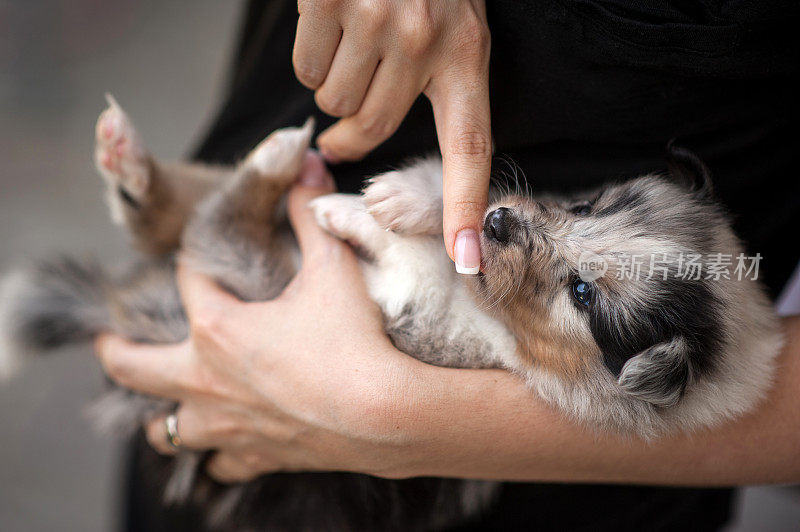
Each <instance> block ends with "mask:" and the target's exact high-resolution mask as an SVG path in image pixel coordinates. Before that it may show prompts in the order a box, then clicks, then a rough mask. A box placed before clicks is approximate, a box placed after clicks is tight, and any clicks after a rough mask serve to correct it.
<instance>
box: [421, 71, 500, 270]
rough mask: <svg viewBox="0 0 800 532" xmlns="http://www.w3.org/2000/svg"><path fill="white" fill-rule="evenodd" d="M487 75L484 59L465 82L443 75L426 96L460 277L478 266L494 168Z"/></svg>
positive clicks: (449, 242)
mask: <svg viewBox="0 0 800 532" xmlns="http://www.w3.org/2000/svg"><path fill="white" fill-rule="evenodd" d="M488 75H489V73H488V59H487V63H486V65H485V67H481V68H480V70H478V72H477V73H476V74H474V75H472V76H469V78H470V81H469V82H466V81H464V79H465V78H464V77H463V76H459V75H450V76H446V77H444V78H440V79H437V80H435V82H432V84H431V87H430V90H429V93H428V96H429V97H430V99H431V104H432V105H433V115H434V120H435V122H436V132H437V136H438V138H439V149H440V150H441V152H442V163H443V179H444V183H443V194H444V211H443V214H444V240H445V246H446V249H447V251H448V253H449V254H450V258H451V259H453V260H454V261H455V263H456V270H458V272H459V273H469V274H476V273H478V271H479V268H480V264H481V255H480V242H479V240H478V234H479V232H480V231H481V228H482V227H483V216H484V213H485V211H486V205H487V201H488V194H489V179H490V175H491V163H492V137H491V127H490V111H489V82H488V79H489V78H488Z"/></svg>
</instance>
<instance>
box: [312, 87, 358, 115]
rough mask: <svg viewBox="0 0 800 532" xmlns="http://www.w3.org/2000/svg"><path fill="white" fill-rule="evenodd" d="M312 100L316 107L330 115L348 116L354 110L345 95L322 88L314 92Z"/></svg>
mask: <svg viewBox="0 0 800 532" xmlns="http://www.w3.org/2000/svg"><path fill="white" fill-rule="evenodd" d="M314 100H315V101H316V102H317V107H319V108H320V109H322V110H323V111H324V112H325V113H327V114H329V115H331V116H340V117H341V116H348V115H350V114H352V113H353V112H354V111H355V109H354V105H353V103H352V101H351V99H350V98H348V97H347V96H346V95H343V94H341V93H337V92H334V91H326V90H324V88H323V89H321V90H318V91H317V92H316V93H314Z"/></svg>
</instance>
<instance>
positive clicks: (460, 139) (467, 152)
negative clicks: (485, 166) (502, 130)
mask: <svg viewBox="0 0 800 532" xmlns="http://www.w3.org/2000/svg"><path fill="white" fill-rule="evenodd" d="M448 148H449V149H448V151H449V152H450V155H455V156H458V157H471V158H474V159H475V160H479V161H481V162H482V161H484V160H487V159H488V158H489V157H491V155H492V141H491V138H490V137H489V134H488V133H485V132H483V131H479V130H468V131H463V132H461V133H458V134H456V135H455V137H453V139H452V140H451V141H450V142H449V146H448Z"/></svg>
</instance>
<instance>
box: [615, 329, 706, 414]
mask: <svg viewBox="0 0 800 532" xmlns="http://www.w3.org/2000/svg"><path fill="white" fill-rule="evenodd" d="M687 348H688V347H687V345H686V341H685V340H684V339H683V338H681V337H677V336H676V337H675V338H673V339H672V340H671V341H669V342H663V343H660V344H656V345H654V346H652V347H649V348H648V349H645V350H644V351H642V352H641V353H639V354H638V355H636V356H634V357H633V358H631V359H630V360H628V361H627V362H626V363H625V365H624V366H622V372H621V373H620V375H619V378H618V380H617V383H618V384H619V385H620V387H621V388H622V389H623V390H624V391H625V392H627V393H629V394H630V395H632V396H634V397H636V398H637V399H641V400H642V401H647V402H648V403H651V404H653V405H655V406H660V407H669V406H674V405H676V404H677V403H678V401H680V400H681V397H683V393H684V391H685V390H686V385H687V384H688V383H689V379H690V378H691V372H690V368H689V360H688V356H687V354H688V353H687Z"/></svg>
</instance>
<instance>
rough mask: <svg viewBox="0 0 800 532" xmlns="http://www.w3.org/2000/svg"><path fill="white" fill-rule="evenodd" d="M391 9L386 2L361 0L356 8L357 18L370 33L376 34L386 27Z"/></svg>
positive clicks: (382, 0)
mask: <svg viewBox="0 0 800 532" xmlns="http://www.w3.org/2000/svg"><path fill="white" fill-rule="evenodd" d="M389 7H390V6H389V3H388V2H386V1H385V0H360V1H358V2H356V4H355V6H354V8H355V12H356V16H357V17H358V19H359V20H360V21H361V25H362V27H363V28H364V30H366V31H367V32H368V33H375V32H377V31H379V30H381V29H382V28H383V27H384V26H385V25H386V23H387V22H388V20H389Z"/></svg>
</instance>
